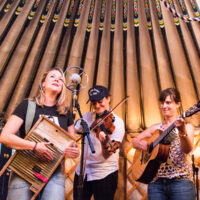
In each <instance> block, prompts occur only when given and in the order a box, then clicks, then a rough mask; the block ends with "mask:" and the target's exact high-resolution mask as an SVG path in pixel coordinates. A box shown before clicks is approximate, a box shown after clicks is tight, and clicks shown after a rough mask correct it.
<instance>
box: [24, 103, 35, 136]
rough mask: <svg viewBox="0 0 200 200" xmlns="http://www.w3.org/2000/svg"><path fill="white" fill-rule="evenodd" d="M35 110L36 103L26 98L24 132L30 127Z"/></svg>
mask: <svg viewBox="0 0 200 200" xmlns="http://www.w3.org/2000/svg"><path fill="white" fill-rule="evenodd" d="M35 111H36V103H35V102H34V101H32V100H28V106H27V111H26V119H25V132H26V134H27V133H28V132H29V130H30V129H31V125H32V123H33V119H34V116H35Z"/></svg>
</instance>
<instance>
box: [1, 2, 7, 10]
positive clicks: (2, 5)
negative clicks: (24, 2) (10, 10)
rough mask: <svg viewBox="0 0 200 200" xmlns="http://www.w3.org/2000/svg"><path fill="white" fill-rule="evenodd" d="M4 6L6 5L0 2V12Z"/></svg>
mask: <svg viewBox="0 0 200 200" xmlns="http://www.w3.org/2000/svg"><path fill="white" fill-rule="evenodd" d="M5 4H6V1H4V0H0V11H1V10H2V9H3V7H4V5H5Z"/></svg>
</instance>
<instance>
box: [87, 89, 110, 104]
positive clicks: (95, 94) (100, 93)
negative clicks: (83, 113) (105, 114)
mask: <svg viewBox="0 0 200 200" xmlns="http://www.w3.org/2000/svg"><path fill="white" fill-rule="evenodd" d="M88 95H89V100H90V101H100V100H102V99H103V98H104V97H108V96H110V94H109V91H108V89H107V88H106V87H104V86H102V85H96V86H94V87H93V88H90V89H89V90H88Z"/></svg>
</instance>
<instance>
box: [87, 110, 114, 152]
mask: <svg viewBox="0 0 200 200" xmlns="http://www.w3.org/2000/svg"><path fill="white" fill-rule="evenodd" d="M108 113H109V112H108V111H105V112H104V113H102V114H101V115H100V116H98V117H97V119H96V120H95V121H94V122H93V123H92V125H91V129H93V131H94V132H95V133H96V136H97V138H99V133H100V132H101V131H103V132H104V133H105V134H106V136H105V139H106V140H105V143H107V144H108V147H110V148H112V145H111V142H110V139H109V137H108V135H111V134H112V133H113V131H114V130H115V125H114V124H113V122H114V121H115V118H114V116H113V114H112V113H109V115H108ZM107 115H108V116H107ZM106 116H107V117H106ZM105 117H106V118H105ZM104 118H105V119H104ZM101 119H104V120H103V121H102V122H101V123H99V122H100V121H101Z"/></svg>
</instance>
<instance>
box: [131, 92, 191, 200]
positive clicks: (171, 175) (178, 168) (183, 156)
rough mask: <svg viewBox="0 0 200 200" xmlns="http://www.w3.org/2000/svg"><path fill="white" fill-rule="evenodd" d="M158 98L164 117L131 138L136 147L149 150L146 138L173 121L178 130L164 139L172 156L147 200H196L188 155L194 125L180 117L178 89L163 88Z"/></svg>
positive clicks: (149, 187)
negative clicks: (159, 121)
mask: <svg viewBox="0 0 200 200" xmlns="http://www.w3.org/2000/svg"><path fill="white" fill-rule="evenodd" d="M159 101H160V108H161V111H162V114H163V117H164V120H163V121H162V122H161V123H158V124H154V125H152V126H150V127H149V128H147V129H146V130H144V131H143V132H142V133H141V134H139V135H138V136H137V137H135V138H133V140H132V145H133V147H134V148H136V149H140V150H142V151H145V152H146V151H148V150H149V143H148V142H147V140H145V139H146V138H151V137H152V136H153V135H154V133H155V132H156V131H157V130H160V131H164V130H166V129H167V128H168V127H169V126H170V125H171V124H174V125H175V129H174V130H173V131H172V132H171V133H170V134H168V135H167V136H166V138H164V139H163V141H162V143H163V144H164V145H168V146H169V155H168V157H167V159H166V161H164V162H163V163H161V165H160V167H159V168H158V171H157V173H156V175H155V177H154V178H153V180H152V181H151V183H149V185H148V200H156V199H162V200H194V199H195V189H194V184H193V176H192V165H191V162H190V161H189V156H188V154H189V153H190V152H191V151H192V148H193V138H194V135H193V126H192V125H191V124H186V123H185V121H184V119H183V118H181V117H178V109H179V107H180V103H181V100H180V94H179V92H178V91H177V90H176V89H174V88H168V89H165V90H163V91H162V92H161V94H160V97H159ZM133 170H134V169H133Z"/></svg>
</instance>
